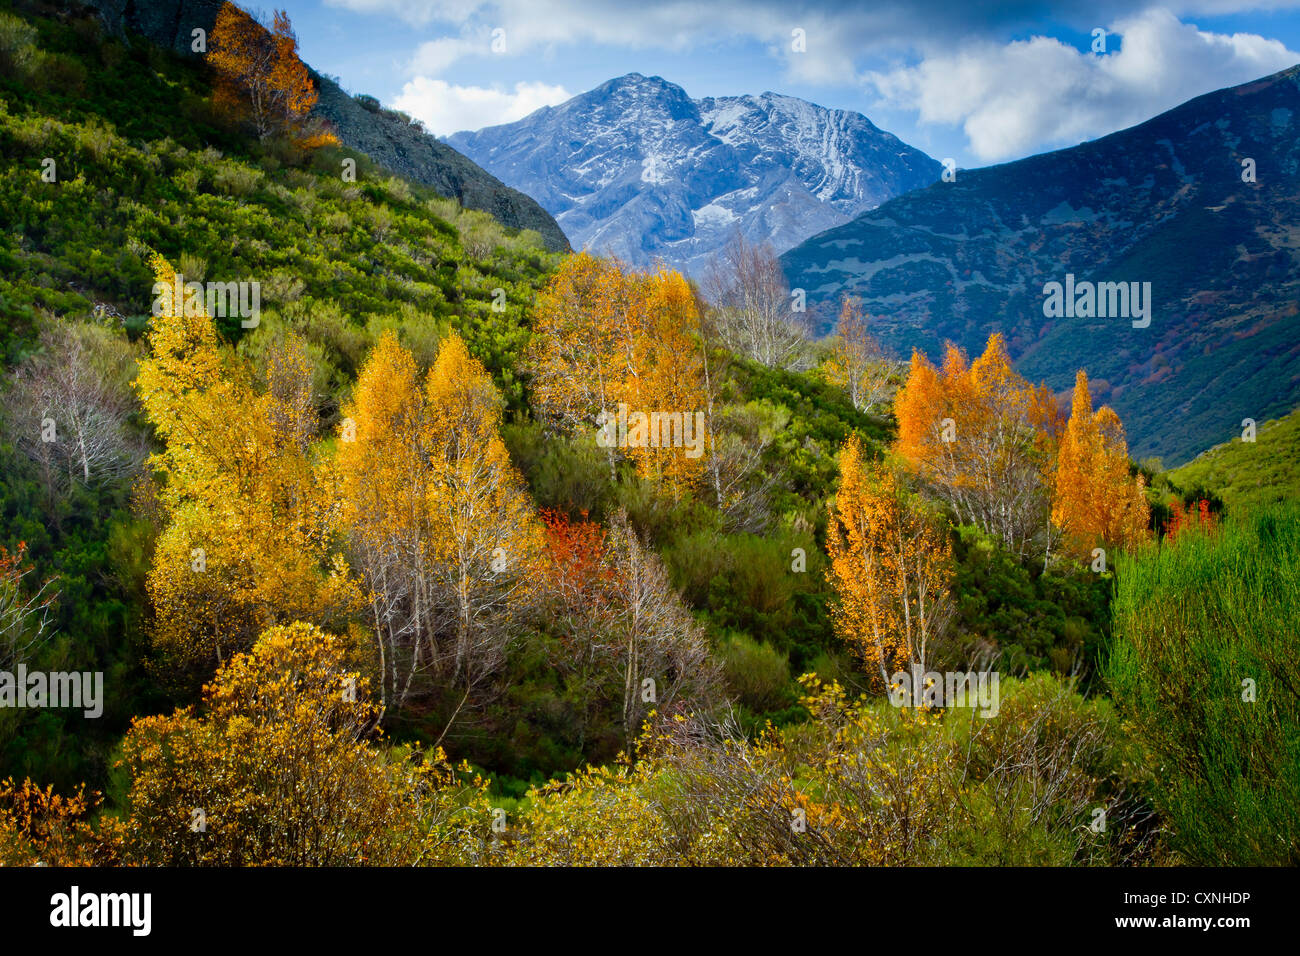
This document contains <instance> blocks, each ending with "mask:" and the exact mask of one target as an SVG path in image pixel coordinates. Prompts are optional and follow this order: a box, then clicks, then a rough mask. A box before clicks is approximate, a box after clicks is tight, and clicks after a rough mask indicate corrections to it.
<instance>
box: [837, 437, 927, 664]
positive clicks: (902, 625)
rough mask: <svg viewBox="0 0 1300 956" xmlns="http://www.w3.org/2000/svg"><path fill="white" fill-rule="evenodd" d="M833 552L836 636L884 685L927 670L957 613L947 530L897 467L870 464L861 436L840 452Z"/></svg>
mask: <svg viewBox="0 0 1300 956" xmlns="http://www.w3.org/2000/svg"><path fill="white" fill-rule="evenodd" d="M827 548H828V550H829V552H830V559H831V565H830V569H829V572H828V574H829V577H830V580H831V583H832V584H833V585H834V588H835V594H836V598H837V603H836V605H835V608H834V611H833V615H832V621H833V623H834V626H835V632H836V634H837V635H839V637H840V638H841V639H842V640H843V641H844V642H845V643H846V644H848V646H850V647H852V648H853V649H854V650H855V651H856V652H857V653H858V654H859V656H860V657H861V658H862V660H863V662H864V663H865V665H866V668H867V671H868V673H871V674H875V673H879V674H880V676H881V678H882V681H883V682H884V683H885V684H888V682H889V675H891V674H894V673H896V672H897V671H898V670H899V669H910V668H911V667H912V666H913V665H916V666H918V667H920V668H921V670H923V671H924V670H925V669H926V665H927V663H928V662H929V660H930V659H931V657H932V655H933V654H934V651H935V650H936V645H937V644H938V643H939V641H940V640H941V639H942V638H943V636H944V631H945V628H946V626H947V622H948V619H949V618H950V616H951V613H952V606H951V596H950V594H949V585H950V582H951V577H952V555H951V549H950V548H949V545H948V541H947V531H946V528H944V527H943V526H942V524H940V523H937V522H935V521H934V520H933V519H932V518H931V517H930V516H929V515H928V514H927V512H926V510H925V508H924V507H923V506H922V505H921V503H920V502H919V501H917V500H916V499H915V498H913V497H911V496H909V495H908V494H907V492H906V489H905V488H904V487H903V486H902V485H901V483H900V482H899V479H898V476H897V475H896V474H895V473H894V471H893V470H892V469H891V468H889V467H887V466H879V465H872V463H870V462H868V461H865V460H864V458H863V453H862V444H861V442H860V441H859V440H858V438H857V436H856V435H852V436H850V437H849V440H848V441H847V442H846V443H845V445H844V448H843V449H842V450H841V451H840V487H839V491H838V492H837V493H836V496H835V501H834V503H833V504H832V505H831V508H830V527H829V530H828V532H827Z"/></svg>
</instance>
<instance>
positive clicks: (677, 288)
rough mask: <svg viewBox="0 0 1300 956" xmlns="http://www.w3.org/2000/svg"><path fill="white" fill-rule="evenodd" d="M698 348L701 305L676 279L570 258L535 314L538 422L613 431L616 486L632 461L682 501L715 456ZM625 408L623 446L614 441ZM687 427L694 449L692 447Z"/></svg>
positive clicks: (610, 451)
mask: <svg viewBox="0 0 1300 956" xmlns="http://www.w3.org/2000/svg"><path fill="white" fill-rule="evenodd" d="M699 340H700V317H699V310H698V307H697V304H696V301H695V296H694V293H693V292H692V291H691V288H690V286H689V285H688V284H687V282H686V280H685V279H684V278H682V276H681V275H680V274H679V273H677V272H672V271H669V270H661V271H659V272H657V273H652V274H647V273H640V272H636V271H634V270H631V269H628V268H627V267H625V266H624V265H623V264H622V263H620V262H618V261H617V260H614V259H603V258H599V257H596V256H593V255H591V254H589V253H586V252H583V253H578V254H576V255H572V256H569V257H568V258H567V259H565V261H564V262H563V263H562V264H561V266H560V269H559V271H558V272H557V273H556V275H555V276H554V277H553V278H552V280H551V282H550V283H549V284H548V286H547V287H546V288H545V289H544V290H542V292H541V293H540V294H539V295H538V297H537V307H536V309H535V312H534V333H533V338H532V341H531V343H530V345H529V352H528V357H527V364H528V367H529V368H530V370H531V371H532V374H533V394H534V398H535V402H536V406H537V410H538V414H539V415H540V417H541V418H543V419H544V420H546V421H547V422H549V423H550V424H551V425H552V426H555V427H562V428H566V429H575V428H583V427H591V428H593V429H594V428H596V427H598V426H601V425H602V424H604V423H606V422H608V423H609V425H608V431H607V432H606V433H605V434H604V436H603V437H604V438H605V440H603V441H602V442H601V444H602V445H603V447H605V449H606V453H607V455H608V459H609V469H610V476H611V478H612V477H614V476H615V474H616V463H617V460H618V459H619V458H620V457H623V456H627V457H630V458H632V459H633V460H634V461H635V462H636V465H637V470H638V472H639V473H640V474H642V475H643V476H645V477H648V478H656V479H660V480H662V481H663V482H665V483H666V484H667V485H668V487H669V488H670V489H671V490H672V491H673V492H674V493H675V494H680V493H681V492H682V491H683V490H685V489H686V488H688V487H690V486H691V485H693V484H694V483H695V482H697V481H698V480H699V479H700V478H701V477H702V476H703V474H704V468H705V459H704V452H705V451H706V450H707V449H708V447H709V442H708V436H707V434H701V433H700V430H699V429H697V428H696V427H695V425H696V423H697V421H698V415H697V413H705V410H706V408H707V406H708V399H707V390H706V388H705V384H704V368H703V363H702V358H701V355H700V345H699ZM620 406H626V407H625V408H623V409H622V411H623V412H625V414H626V415H627V436H626V437H627V441H626V442H625V443H622V442H620V440H619V436H617V435H616V434H613V433H614V432H616V430H617V429H616V427H615V426H616V425H617V424H618V419H619V414H620ZM642 417H644V418H645V419H647V421H646V422H645V423H644V424H640V419H641V418H642ZM688 418H689V421H688ZM688 425H689V426H690V428H691V443H690V444H695V443H696V442H698V443H699V444H698V445H697V446H696V447H695V448H692V447H689V446H688V443H687V442H686V434H685V429H686V427H687V426H688ZM705 431H707V427H706V429H705Z"/></svg>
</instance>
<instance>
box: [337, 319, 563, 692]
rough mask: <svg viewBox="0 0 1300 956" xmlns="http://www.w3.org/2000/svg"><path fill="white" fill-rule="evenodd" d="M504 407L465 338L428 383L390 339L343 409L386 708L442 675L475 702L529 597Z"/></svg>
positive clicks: (529, 518) (346, 521)
mask: <svg viewBox="0 0 1300 956" xmlns="http://www.w3.org/2000/svg"><path fill="white" fill-rule="evenodd" d="M501 405H502V402H501V398H500V395H499V394H498V393H497V390H496V388H495V386H494V385H493V384H492V380H491V378H490V377H489V376H488V374H487V371H486V370H485V369H484V368H483V365H482V363H480V362H479V361H478V360H477V359H475V358H473V357H472V356H470V354H469V352H468V351H467V350H466V348H465V344H464V342H463V341H462V340H461V339H460V337H459V336H458V335H455V334H454V333H453V334H452V335H450V336H449V337H448V338H447V339H446V340H445V341H444V342H443V343H442V345H441V347H440V349H439V351H438V356H437V359H436V361H435V363H434V366H433V368H432V369H430V370H429V372H428V374H427V375H426V376H425V378H424V381H423V383H421V381H420V377H419V375H418V374H417V370H416V366H415V361H414V359H413V358H412V356H411V353H410V352H408V351H407V350H406V349H405V348H404V347H403V346H402V345H400V344H399V343H398V341H397V339H396V338H395V337H394V336H393V335H391V334H385V335H384V336H382V337H381V339H380V341H379V344H378V345H377V346H376V348H375V349H374V351H373V352H372V354H371V355H370V358H369V359H368V360H367V362H366V364H365V366H364V367H363V368H362V370H361V374H360V375H359V377H358V379H357V386H356V389H355V391H354V393H353V400H352V402H351V403H349V404H348V405H346V406H345V407H344V409H343V413H344V416H345V418H344V420H343V423H342V424H341V426H340V435H339V441H338V444H337V446H336V447H337V453H336V468H337V476H338V501H339V507H340V510H341V514H342V525H343V527H344V528H345V530H346V531H347V533H348V535H349V537H350V540H351V543H352V548H353V555H354V560H355V562H356V565H357V567H358V568H359V569H360V571H361V575H362V578H363V580H364V583H365V587H366V590H367V594H368V597H369V603H370V609H369V613H368V614H367V615H366V617H367V618H368V623H369V624H370V626H371V628H372V629H373V631H374V634H375V641H376V650H377V652H378V658H379V663H380V670H381V672H382V675H383V677H382V681H381V688H380V689H381V695H380V696H381V700H382V702H383V703H384V704H385V705H386V706H387V705H392V704H402V703H404V702H405V701H406V700H407V699H408V698H409V697H410V696H411V694H412V693H417V692H419V691H421V690H422V689H424V688H426V687H427V682H428V681H429V680H430V679H434V678H436V679H437V681H438V682H440V683H443V684H445V685H449V686H453V687H456V688H459V689H462V690H465V691H467V692H468V690H469V689H470V688H473V687H474V686H476V685H477V684H478V683H480V682H481V681H482V680H483V679H484V678H485V677H486V676H487V675H488V674H490V673H491V672H492V671H493V670H494V669H495V668H496V667H497V666H499V664H500V663H501V659H502V654H503V650H504V645H505V641H506V639H507V638H508V636H509V633H510V629H511V626H512V618H513V617H514V614H515V611H516V610H517V609H518V608H519V607H520V606H521V605H523V604H526V603H527V601H528V600H529V593H530V590H531V588H532V582H533V578H534V576H535V573H534V569H535V567H536V565H537V560H538V556H539V555H540V553H541V550H542V532H541V523H540V521H539V520H538V519H537V516H536V515H535V514H534V513H533V511H532V504H531V502H530V501H529V499H528V494H527V492H526V490H525V488H524V484H523V479H522V478H521V477H520V475H519V474H518V472H517V471H516V469H515V467H514V465H513V464H512V463H511V461H510V457H509V454H508V453H507V451H506V448H505V445H504V443H503V442H502V441H501V437H500V434H499V432H498V429H499V426H500V423H501Z"/></svg>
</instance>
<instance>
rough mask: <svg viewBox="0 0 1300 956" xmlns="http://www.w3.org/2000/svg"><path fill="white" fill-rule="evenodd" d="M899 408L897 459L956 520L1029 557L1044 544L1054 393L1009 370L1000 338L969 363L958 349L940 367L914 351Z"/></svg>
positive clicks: (1057, 423) (950, 350) (1054, 422)
mask: <svg viewBox="0 0 1300 956" xmlns="http://www.w3.org/2000/svg"><path fill="white" fill-rule="evenodd" d="M894 411H895V415H896V416H897V418H898V440H897V442H896V444H895V446H894V450H895V452H896V453H897V454H898V455H899V456H900V457H901V458H902V459H903V460H904V461H905V462H906V463H907V464H908V466H909V468H910V469H911V470H913V471H914V472H915V473H917V474H918V475H919V476H920V477H921V478H922V479H923V480H924V481H925V482H926V484H927V485H929V486H930V487H931V488H932V489H933V491H934V493H935V494H937V495H938V496H939V497H940V498H941V499H942V500H943V501H944V502H945V503H946V504H948V505H949V506H950V507H951V508H952V509H953V511H954V512H956V514H957V517H958V520H960V521H962V522H965V523H968V524H973V525H976V526H978V527H980V528H981V529H983V530H984V531H985V532H986V533H987V534H990V535H993V536H994V537H996V538H997V539H999V540H1000V541H1001V542H1002V543H1003V545H1004V546H1005V547H1006V548H1007V549H1008V550H1009V551H1011V552H1012V553H1014V554H1016V555H1019V556H1022V557H1023V556H1024V555H1026V554H1027V553H1029V551H1030V550H1031V548H1033V547H1034V546H1035V544H1036V543H1038V544H1040V545H1041V546H1042V547H1043V548H1044V549H1045V548H1046V547H1047V544H1048V541H1047V539H1048V536H1049V525H1048V518H1049V486H1048V481H1047V475H1048V473H1049V472H1050V469H1051V466H1052V463H1053V461H1054V459H1055V436H1056V433H1057V431H1058V430H1059V428H1060V417H1059V413H1058V412H1057V410H1056V405H1055V402H1054V400H1053V398H1052V394H1051V392H1050V391H1049V390H1048V389H1047V387H1046V386H1045V385H1040V386H1037V387H1035V386H1033V385H1031V384H1030V383H1029V382H1028V381H1027V380H1026V379H1025V378H1023V377H1022V376H1020V375H1019V374H1017V373H1016V371H1015V370H1014V369H1013V368H1012V366H1011V358H1010V356H1009V355H1008V354H1007V350H1006V342H1005V340H1004V339H1003V337H1002V334H1001V333H994V334H993V335H991V336H989V340H988V345H987V346H986V347H985V350H984V354H983V355H981V356H980V357H979V358H978V359H976V360H975V362H974V363H972V364H967V361H966V356H965V355H964V354H963V353H962V351H961V350H960V349H958V348H957V347H956V346H955V345H953V344H952V343H949V344H948V347H947V349H946V351H945V354H944V361H943V366H942V367H941V368H938V369H936V368H935V367H934V366H933V365H932V364H931V363H930V361H929V360H928V359H927V358H926V357H925V356H924V355H922V354H921V353H920V352H914V353H913V354H912V363H911V367H910V369H909V372H908V377H907V381H906V383H905V384H904V385H903V388H902V389H901V390H900V391H899V393H898V396H897V398H896V399H895V402H894Z"/></svg>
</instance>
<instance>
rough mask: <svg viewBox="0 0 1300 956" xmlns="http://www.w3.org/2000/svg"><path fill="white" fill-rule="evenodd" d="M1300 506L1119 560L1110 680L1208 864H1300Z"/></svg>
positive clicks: (1159, 798) (1165, 804)
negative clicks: (1297, 809)
mask: <svg viewBox="0 0 1300 956" xmlns="http://www.w3.org/2000/svg"><path fill="white" fill-rule="evenodd" d="M1297 661H1300V505H1297V504H1296V503H1294V502H1291V503H1289V504H1285V505H1275V506H1271V507H1267V508H1261V510H1259V511H1258V512H1254V513H1251V514H1249V515H1247V516H1241V517H1237V518H1230V519H1229V520H1227V521H1226V522H1225V523H1224V524H1223V525H1222V526H1221V527H1220V528H1219V529H1218V530H1216V531H1214V532H1213V533H1210V534H1204V533H1194V532H1193V533H1187V534H1183V535H1181V536H1180V537H1179V539H1178V541H1177V543H1176V544H1172V545H1169V544H1166V545H1164V546H1162V547H1158V548H1153V549H1151V550H1149V551H1146V552H1144V553H1141V554H1138V555H1135V556H1132V557H1124V558H1121V560H1120V562H1119V569H1118V589H1117V594H1116V598H1115V642H1114V646H1113V648H1112V650H1111V652H1110V655H1109V658H1108V661H1107V664H1106V669H1105V674H1106V680H1107V683H1108V684H1109V686H1110V690H1111V693H1112V695H1113V696H1114V699H1115V703H1116V705H1117V706H1118V707H1119V708H1120V710H1121V711H1122V712H1123V713H1124V714H1125V715H1126V716H1127V717H1128V719H1129V720H1130V721H1131V723H1132V726H1133V730H1134V732H1135V734H1136V737H1137V739H1138V740H1140V741H1141V742H1142V744H1143V745H1144V746H1145V747H1146V748H1147V749H1148V751H1149V753H1150V760H1151V763H1152V766H1153V768H1154V772H1155V780H1154V782H1153V786H1152V800H1153V802H1154V803H1155V805H1156V806H1157V807H1158V808H1159V809H1160V810H1161V812H1162V813H1163V814H1164V815H1165V816H1166V817H1167V818H1168V820H1169V824H1170V827H1171V828H1172V830H1173V842H1174V846H1175V848H1176V849H1178V850H1179V851H1180V852H1181V853H1182V854H1183V855H1184V856H1185V857H1186V858H1187V859H1188V860H1189V861H1190V862H1192V863H1198V864H1203V865H1232V866H1242V865H1258V864H1281V865H1295V864H1297V863H1300V815H1298V814H1297V813H1296V807H1298V806H1300V664H1297Z"/></svg>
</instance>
